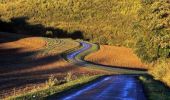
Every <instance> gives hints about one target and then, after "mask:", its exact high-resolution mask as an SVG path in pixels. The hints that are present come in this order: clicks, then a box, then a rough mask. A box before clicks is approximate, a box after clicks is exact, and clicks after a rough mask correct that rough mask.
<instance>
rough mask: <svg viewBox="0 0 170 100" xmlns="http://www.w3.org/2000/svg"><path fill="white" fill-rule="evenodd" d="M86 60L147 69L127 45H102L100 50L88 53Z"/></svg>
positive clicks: (114, 65)
mask: <svg viewBox="0 0 170 100" xmlns="http://www.w3.org/2000/svg"><path fill="white" fill-rule="evenodd" d="M85 60H87V61H90V62H94V63H97V64H102V65H109V66H112V67H126V68H138V69H147V66H146V65H144V64H143V63H142V62H141V61H140V59H139V58H138V57H137V56H136V55H135V54H134V52H133V50H132V49H130V48H125V47H115V46H107V45H101V46H100V50H99V51H97V52H95V53H92V54H90V55H87V56H86V57H85Z"/></svg>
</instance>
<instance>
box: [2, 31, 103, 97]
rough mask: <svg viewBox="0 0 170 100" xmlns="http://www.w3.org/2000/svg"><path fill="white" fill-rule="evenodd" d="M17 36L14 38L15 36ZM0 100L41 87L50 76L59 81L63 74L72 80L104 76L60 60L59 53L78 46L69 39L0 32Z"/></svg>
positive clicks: (96, 71)
mask: <svg viewBox="0 0 170 100" xmlns="http://www.w3.org/2000/svg"><path fill="white" fill-rule="evenodd" d="M16 36H17V35H16ZM2 37H3V38H6V40H9V41H2V40H0V90H1V91H0V98H1V99H2V98H3V97H6V96H11V95H17V94H21V93H27V92H29V91H31V90H35V89H37V88H38V87H41V88H44V87H45V85H46V83H45V82H46V81H47V80H48V79H49V77H50V76H51V75H53V76H54V77H55V78H56V79H58V80H59V81H60V80H63V79H64V77H65V76H66V75H67V73H72V75H73V76H74V78H75V77H80V76H83V75H84V76H85V75H95V74H101V73H106V72H104V71H98V70H90V69H87V68H81V67H80V66H76V65H72V64H70V63H68V62H67V61H65V60H64V59H63V58H62V57H61V55H60V54H61V53H63V52H64V51H66V50H69V49H72V48H75V47H77V46H79V43H77V42H75V41H73V40H69V39H49V38H42V37H25V38H23V37H20V36H17V37H20V39H17V38H16V40H13V41H10V40H11V38H12V39H14V37H15V35H14V34H8V35H7V33H1V34H0V38H2Z"/></svg>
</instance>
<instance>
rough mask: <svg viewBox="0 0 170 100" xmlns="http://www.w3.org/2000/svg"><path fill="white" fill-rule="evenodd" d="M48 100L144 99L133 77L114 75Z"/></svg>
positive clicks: (140, 88) (137, 82) (141, 90)
mask: <svg viewBox="0 0 170 100" xmlns="http://www.w3.org/2000/svg"><path fill="white" fill-rule="evenodd" d="M50 100H146V98H145V95H144V92H143V88H142V86H141V84H140V83H139V81H138V80H137V79H136V78H135V76H130V75H115V76H108V77H105V78H103V79H102V80H100V81H97V82H95V83H93V84H91V85H89V86H86V87H82V88H80V89H79V90H77V91H74V92H71V93H70V94H69V93H67V94H65V95H63V96H62V97H56V98H55V97H53V98H51V99H50Z"/></svg>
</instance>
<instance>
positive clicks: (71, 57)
mask: <svg viewBox="0 0 170 100" xmlns="http://www.w3.org/2000/svg"><path fill="white" fill-rule="evenodd" d="M80 44H81V48H80V49H79V50H76V51H73V52H69V53H67V54H66V56H65V57H66V60H67V61H69V62H71V63H74V64H77V65H81V66H84V67H89V68H94V69H101V70H107V71H114V72H119V73H123V74H146V71H144V70H139V69H131V68H120V67H110V66H105V65H99V64H94V63H91V62H87V61H84V57H85V55H82V53H83V52H86V51H88V50H90V49H92V47H93V46H96V45H95V44H90V43H88V42H80Z"/></svg>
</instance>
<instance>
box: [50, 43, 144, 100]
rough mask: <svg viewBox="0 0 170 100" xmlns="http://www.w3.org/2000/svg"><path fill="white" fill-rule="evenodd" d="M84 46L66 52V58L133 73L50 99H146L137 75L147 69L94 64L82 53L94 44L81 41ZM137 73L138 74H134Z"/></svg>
mask: <svg viewBox="0 0 170 100" xmlns="http://www.w3.org/2000/svg"><path fill="white" fill-rule="evenodd" d="M80 43H81V45H82V47H81V49H79V50H76V51H73V52H70V53H68V54H66V59H67V60H68V61H69V62H71V63H74V64H79V65H82V66H85V67H90V68H99V69H102V70H110V71H115V70H116V71H120V72H129V71H130V73H132V72H133V73H132V74H133V75H130V74H129V75H123V74H122V75H113V76H107V77H104V78H102V79H101V80H98V81H96V82H94V83H92V84H89V85H88V86H84V87H81V88H80V89H78V90H75V91H73V92H70V93H69V92H68V93H67V94H64V95H62V96H61V97H55V96H53V97H52V98H50V100H146V97H145V94H144V91H143V88H142V85H141V84H140V82H139V81H138V80H137V79H136V76H137V75H138V74H139V73H140V74H144V73H146V72H145V71H139V70H131V69H123V68H111V67H107V66H102V65H96V64H92V63H90V62H86V61H84V60H83V59H81V58H83V55H81V53H83V52H86V51H88V50H89V49H91V48H92V46H93V45H91V44H89V43H87V42H80ZM134 73H136V75H134Z"/></svg>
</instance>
